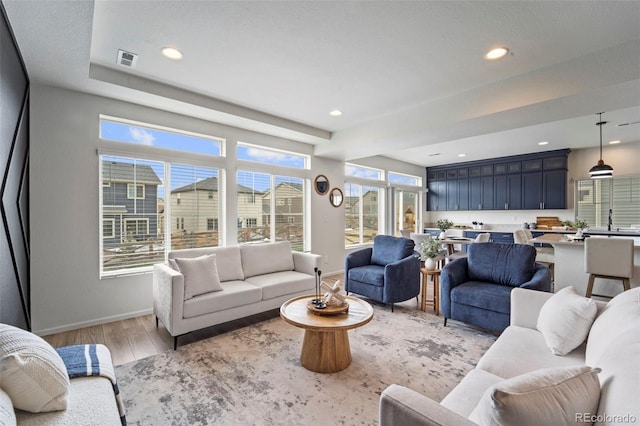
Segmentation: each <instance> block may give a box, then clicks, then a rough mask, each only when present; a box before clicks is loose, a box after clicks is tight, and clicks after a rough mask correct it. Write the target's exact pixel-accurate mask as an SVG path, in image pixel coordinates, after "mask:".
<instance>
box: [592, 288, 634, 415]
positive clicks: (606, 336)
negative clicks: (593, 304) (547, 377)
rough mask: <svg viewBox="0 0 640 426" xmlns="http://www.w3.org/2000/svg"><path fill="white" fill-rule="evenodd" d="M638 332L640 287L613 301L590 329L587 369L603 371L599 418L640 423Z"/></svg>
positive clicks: (620, 295)
mask: <svg viewBox="0 0 640 426" xmlns="http://www.w3.org/2000/svg"><path fill="white" fill-rule="evenodd" d="M638 330H640V287H635V288H632V289H631V290H627V291H625V292H623V293H621V294H619V295H617V296H616V297H614V298H613V299H612V300H611V301H610V302H609V303H607V306H606V307H605V308H604V309H603V311H602V312H601V313H600V315H599V316H598V317H597V318H596V320H595V321H594V322H593V325H592V326H591V331H590V333H589V337H588V339H587V350H586V358H585V359H586V363H587V364H588V365H593V366H594V367H599V368H601V369H602V373H600V381H601V382H602V392H601V397H600V406H599V407H598V415H599V416H604V415H605V414H606V415H611V414H612V413H613V414H620V415H628V416H634V417H635V418H636V419H640V404H638V384H640V332H638ZM594 414H595V413H594ZM599 418H600V419H604V418H605V417H599ZM611 423H615V422H611ZM618 423H624V421H623V420H620V421H619V422H618ZM627 423H628V422H627ZM596 424H605V422H604V421H602V422H596Z"/></svg>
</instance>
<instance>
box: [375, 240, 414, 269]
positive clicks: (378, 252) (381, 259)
mask: <svg viewBox="0 0 640 426" xmlns="http://www.w3.org/2000/svg"><path fill="white" fill-rule="evenodd" d="M414 247H415V243H414V242H413V240H410V239H409V238H399V237H393V236H391V235H376V237H375V238H374V239H373V252H372V253H371V263H372V264H374V265H381V266H385V265H387V264H389V263H394V262H397V261H399V260H402V259H404V258H405V257H407V256H411V255H412V254H413V249H414Z"/></svg>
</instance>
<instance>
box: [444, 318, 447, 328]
mask: <svg viewBox="0 0 640 426" xmlns="http://www.w3.org/2000/svg"><path fill="white" fill-rule="evenodd" d="M444 326H445V327H446V326H447V318H445V319H444Z"/></svg>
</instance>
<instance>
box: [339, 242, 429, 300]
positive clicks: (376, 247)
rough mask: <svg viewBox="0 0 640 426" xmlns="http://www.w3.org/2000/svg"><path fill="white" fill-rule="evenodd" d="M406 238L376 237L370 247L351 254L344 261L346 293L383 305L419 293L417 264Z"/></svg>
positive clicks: (411, 243) (415, 295) (412, 246)
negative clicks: (364, 297)
mask: <svg viewBox="0 0 640 426" xmlns="http://www.w3.org/2000/svg"><path fill="white" fill-rule="evenodd" d="M413 249H414V242H413V241H412V240H410V239H408V238H399V237H392V236H390V235H378V236H376V237H375V238H374V239H373V247H372V248H365V249H362V250H358V251H354V252H353V253H350V254H349V255H347V258H346V259H345V261H344V279H345V287H344V289H345V291H346V292H347V293H356V294H360V295H362V296H366V297H368V298H370V299H373V300H376V301H378V302H382V303H391V312H393V304H394V303H396V302H403V301H405V300H409V299H411V298H412V297H417V296H418V294H419V293H420V260H419V259H418V258H417V257H416V256H415V253H414V251H413Z"/></svg>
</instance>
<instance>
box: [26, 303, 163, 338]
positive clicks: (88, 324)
mask: <svg viewBox="0 0 640 426" xmlns="http://www.w3.org/2000/svg"><path fill="white" fill-rule="evenodd" d="M151 313H153V309H151V308H149V309H144V310H142V311H137V312H129V313H126V314H121V315H113V316H110V317H104V318H96V319H92V320H89V321H81V322H77V323H74V324H66V325H61V326H58V327H51V328H44V329H42V330H32V331H31V332H32V333H33V334H37V335H38V336H48V335H49V334H56V333H64V332H65V331H71V330H77V329H79V328H86V327H92V326H94V325H100V324H107V323H110V322H114V321H122V320H126V319H129V318H135V317H140V316H143V315H149V314H151Z"/></svg>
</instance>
